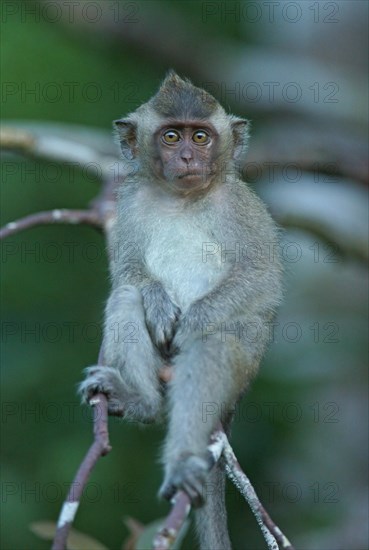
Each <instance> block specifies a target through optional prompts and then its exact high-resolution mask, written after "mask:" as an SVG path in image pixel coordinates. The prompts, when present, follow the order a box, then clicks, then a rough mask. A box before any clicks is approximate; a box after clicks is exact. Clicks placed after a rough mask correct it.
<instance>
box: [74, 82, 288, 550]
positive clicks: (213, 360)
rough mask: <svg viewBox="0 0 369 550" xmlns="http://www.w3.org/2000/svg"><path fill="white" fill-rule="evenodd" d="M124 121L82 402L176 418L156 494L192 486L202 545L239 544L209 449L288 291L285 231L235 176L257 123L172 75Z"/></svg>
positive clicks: (145, 416) (147, 417) (138, 415)
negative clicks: (168, 372) (101, 321)
mask: <svg viewBox="0 0 369 550" xmlns="http://www.w3.org/2000/svg"><path fill="white" fill-rule="evenodd" d="M115 127H116V130H117V135H118V138H119V141H120V146H121V150H122V153H123V163H125V165H126V167H128V170H127V171H128V172H129V174H128V176H127V177H126V179H125V180H124V182H123V183H122V185H121V187H120V189H119V191H118V196H117V219H116V223H115V225H114V228H113V236H112V239H111V245H112V250H113V251H114V254H113V258H112V262H111V279H112V290H111V294H110V297H109V299H108V302H107V306H106V315H105V330H104V341H103V347H104V359H105V361H104V363H105V364H104V365H97V366H92V367H89V368H88V369H86V371H87V376H86V379H85V381H84V382H82V384H81V385H80V390H81V393H82V396H83V398H84V400H85V401H86V402H88V401H89V399H91V397H92V396H93V395H94V394H95V393H97V392H103V393H104V394H106V395H107V398H108V404H109V412H110V414H115V415H121V416H123V417H125V418H131V419H135V420H138V421H141V422H145V423H148V422H152V421H155V420H160V419H162V418H163V417H164V416H165V414H166V415H167V418H168V431H167V437H166V442H165V447H164V453H163V463H164V466H165V476H164V482H163V484H162V487H161V489H160V495H161V496H162V497H164V498H167V499H170V498H171V497H172V496H173V495H174V494H175V492H176V491H177V490H179V489H181V490H183V491H185V492H186V493H187V495H188V496H189V497H190V499H191V502H192V504H193V505H194V506H195V507H197V509H196V523H197V530H198V534H199V542H200V547H201V548H202V549H207V550H218V549H222V550H223V549H229V548H231V543H230V540H229V535H228V530H227V520H226V510H225V504H224V474H223V472H222V470H221V468H220V466H219V465H216V466H215V467H214V468H212V469H210V467H209V456H208V451H207V446H208V444H209V439H210V436H211V434H212V432H213V431H214V430H215V429H216V427H217V426H218V425H219V422H221V423H222V424H223V426H224V428H225V430H226V431H229V427H230V423H231V419H232V413H233V411H234V407H235V404H236V403H237V401H238V400H239V399H240V397H241V396H242V394H243V393H244V391H245V390H246V389H247V387H248V385H249V383H250V381H251V379H252V378H253V376H254V375H255V373H256V371H257V368H258V365H259V363H260V360H261V357H262V355H263V352H264V350H265V347H266V344H267V341H268V334H269V331H268V324H269V323H270V321H271V320H272V318H273V316H274V314H275V310H276V308H277V306H278V304H279V302H280V298H281V267H280V263H279V259H278V258H277V257H275V256H273V257H271V256H270V254H269V253H268V250H270V245H271V244H275V243H277V242H278V231H277V229H276V226H275V224H274V222H273V221H272V219H271V217H270V216H269V214H268V213H267V210H266V208H265V206H264V205H263V203H262V202H261V200H260V199H259V198H258V197H257V196H256V195H255V194H254V193H253V192H252V191H251V190H250V189H249V187H248V186H247V184H246V183H245V182H244V181H242V179H241V177H240V175H239V170H238V166H239V163H240V162H241V160H242V158H243V154H244V152H245V149H246V143H247V139H248V126H247V121H246V120H243V119H241V118H238V117H236V116H233V115H229V114H227V113H226V112H225V110H224V109H223V108H222V107H221V105H220V104H219V103H218V102H217V101H216V99H215V98H214V97H212V96H211V95H210V94H208V93H207V92H205V91H204V90H202V89H200V88H197V87H195V86H194V85H193V84H192V83H191V82H190V81H189V80H183V79H181V78H180V77H179V76H178V75H176V74H175V73H174V72H170V73H169V74H168V76H167V77H166V78H165V80H164V81H163V83H162V85H161V87H160V88H159V91H158V92H157V93H156V95H155V96H154V97H152V98H151V99H150V100H149V101H148V102H147V103H145V104H143V105H142V106H140V107H139V108H138V109H137V110H136V111H134V112H133V113H131V114H129V115H128V116H127V117H125V118H122V119H121V120H117V121H115ZM249 247H251V248H252V250H253V254H248V249H249ZM273 248H274V247H273ZM255 250H257V251H258V254H255ZM250 327H251V328H250ZM249 329H250V330H249ZM251 329H252V330H251ZM250 332H251V333H252V337H251V336H250ZM168 365H170V366H171V369H172V376H171V380H170V381H169V382H168V383H167V384H165V383H163V381H162V380H161V379H160V370H161V369H162V368H163V367H165V366H168ZM209 411H210V412H209ZM209 469H210V471H209ZM207 488H208V489H209V488H210V489H209V490H207ZM207 493H208V495H207Z"/></svg>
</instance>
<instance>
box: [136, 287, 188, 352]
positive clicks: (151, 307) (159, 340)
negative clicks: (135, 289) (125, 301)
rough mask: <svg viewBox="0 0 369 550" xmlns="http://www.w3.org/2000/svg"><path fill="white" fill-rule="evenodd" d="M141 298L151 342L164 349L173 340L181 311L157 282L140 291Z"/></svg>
mask: <svg viewBox="0 0 369 550" xmlns="http://www.w3.org/2000/svg"><path fill="white" fill-rule="evenodd" d="M142 298H143V304H144V310H145V315H146V325H147V328H148V330H149V333H150V335H151V338H152V341H153V343H154V344H155V345H156V346H157V347H158V348H163V347H164V348H165V347H167V346H168V345H169V344H170V342H171V341H172V339H173V336H174V333H175V330H176V325H177V321H178V319H179V316H180V314H181V310H180V309H179V307H178V306H176V305H175V304H173V302H172V301H171V299H170V298H169V296H168V294H167V293H166V292H165V290H164V288H163V287H162V285H161V284H160V283H157V282H155V283H151V284H149V285H147V286H145V287H144V288H143V289H142Z"/></svg>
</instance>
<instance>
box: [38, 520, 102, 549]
mask: <svg viewBox="0 0 369 550" xmlns="http://www.w3.org/2000/svg"><path fill="white" fill-rule="evenodd" d="M30 529H31V531H32V533H34V534H35V535H36V536H37V537H39V538H40V539H43V540H53V538H54V535H55V531H56V523H55V522H54V521H35V522H34V523H31V524H30ZM67 548H68V550H108V548H107V547H106V546H104V545H103V544H101V542H99V541H97V540H96V539H93V538H92V537H90V536H89V535H86V534H85V533H81V532H80V531H76V529H71V530H70V533H69V536H68V543H67Z"/></svg>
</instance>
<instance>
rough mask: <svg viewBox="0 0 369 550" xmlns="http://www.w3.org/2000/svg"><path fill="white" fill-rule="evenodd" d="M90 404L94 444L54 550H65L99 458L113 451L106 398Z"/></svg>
mask: <svg viewBox="0 0 369 550" xmlns="http://www.w3.org/2000/svg"><path fill="white" fill-rule="evenodd" d="M90 404H91V405H93V411H94V442H93V443H92V445H91V447H90V448H89V450H88V452H87V454H86V456H85V458H84V459H83V461H82V463H81V465H80V467H79V469H78V471H77V474H76V476H75V478H74V481H73V483H72V485H71V488H70V490H69V493H68V496H67V498H66V499H65V501H64V504H63V507H62V510H61V512H60V515H59V520H58V525H57V530H56V533H55V538H54V542H53V545H52V550H65V548H66V542H67V538H68V534H69V531H70V528H71V526H72V524H73V521H74V518H75V516H76V513H77V510H78V507H79V503H80V499H81V496H82V493H83V490H84V488H85V485H86V483H87V480H88V478H89V476H90V473H91V471H92V469H93V468H94V466H95V464H96V462H97V461H98V460H99V458H100V457H101V456H105V455H106V454H108V453H109V452H110V451H111V446H110V444H109V435H108V402H107V399H106V396H105V395H103V394H101V393H99V394H97V395H96V396H95V397H94V398H93V399H91V401H90Z"/></svg>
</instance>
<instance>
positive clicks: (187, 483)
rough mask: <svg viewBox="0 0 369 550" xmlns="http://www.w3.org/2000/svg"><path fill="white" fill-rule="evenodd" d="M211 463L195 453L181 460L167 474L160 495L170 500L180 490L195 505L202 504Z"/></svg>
mask: <svg viewBox="0 0 369 550" xmlns="http://www.w3.org/2000/svg"><path fill="white" fill-rule="evenodd" d="M208 471H209V463H208V462H207V461H206V460H205V459H203V458H201V457H199V456H195V455H190V456H187V457H186V458H183V459H181V460H179V461H178V462H177V463H176V465H175V466H174V467H173V468H172V471H171V473H169V475H166V477H165V480H164V482H163V484H162V486H161V488H160V491H159V496H160V497H162V498H165V499H167V500H170V499H171V498H172V497H173V496H174V495H175V493H176V492H177V491H178V490H182V491H184V492H185V493H186V494H187V495H188V497H189V498H190V499H191V503H192V505H193V506H201V505H202V504H203V503H204V501H205V498H206V494H205V491H206V485H205V482H206V478H207V474H208Z"/></svg>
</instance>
